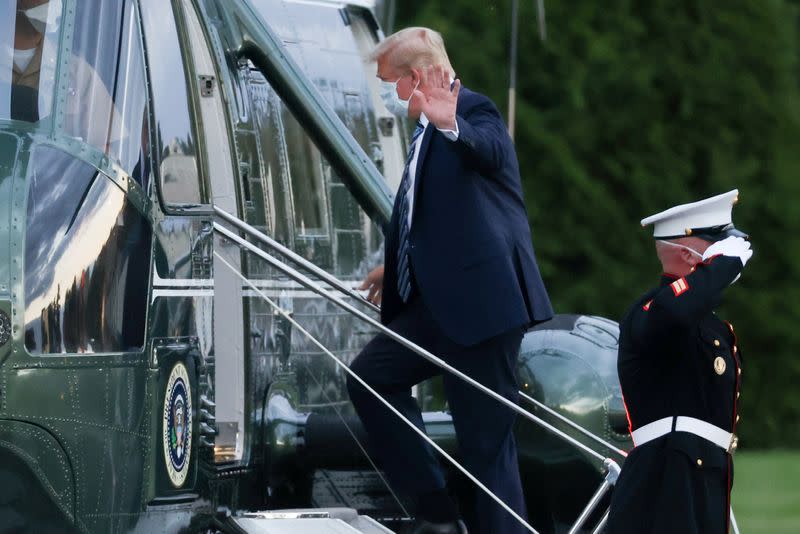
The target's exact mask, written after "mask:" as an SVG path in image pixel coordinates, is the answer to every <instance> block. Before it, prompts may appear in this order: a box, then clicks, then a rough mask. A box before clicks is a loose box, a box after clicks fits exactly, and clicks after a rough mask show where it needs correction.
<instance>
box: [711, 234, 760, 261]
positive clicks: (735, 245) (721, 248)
mask: <svg viewBox="0 0 800 534" xmlns="http://www.w3.org/2000/svg"><path fill="white" fill-rule="evenodd" d="M719 254H722V255H723V256H731V257H734V258H739V259H740V260H742V267H744V266H745V265H747V261H748V260H749V259H750V258H751V257H752V256H753V251H752V250H751V249H750V241H747V240H746V239H744V238H743V237H734V236H731V237H727V238H725V239H723V240H722V241H717V242H716V243H714V244H713V245H711V246H710V247H708V248H707V249H706V251H705V252H704V253H703V260H707V259H708V258H711V257H713V256H717V255H719Z"/></svg>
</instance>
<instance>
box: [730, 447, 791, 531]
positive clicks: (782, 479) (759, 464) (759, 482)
mask: <svg viewBox="0 0 800 534" xmlns="http://www.w3.org/2000/svg"><path fill="white" fill-rule="evenodd" d="M734 465H735V479H734V484H733V511H734V513H735V514H736V521H737V523H738V524H739V531H740V532H741V534H761V533H764V534H766V533H769V534H798V533H800V451H765V452H758V451H752V452H751V451H744V452H741V453H738V454H736V456H735V458H734Z"/></svg>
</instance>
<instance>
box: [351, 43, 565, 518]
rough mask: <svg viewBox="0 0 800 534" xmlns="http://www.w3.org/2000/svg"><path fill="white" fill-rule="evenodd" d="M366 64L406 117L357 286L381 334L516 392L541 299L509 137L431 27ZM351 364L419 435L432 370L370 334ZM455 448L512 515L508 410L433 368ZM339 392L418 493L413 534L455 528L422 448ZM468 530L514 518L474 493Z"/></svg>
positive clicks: (361, 392) (509, 394) (514, 480)
mask: <svg viewBox="0 0 800 534" xmlns="http://www.w3.org/2000/svg"><path fill="white" fill-rule="evenodd" d="M372 59H374V60H375V61H376V62H377V66H378V77H379V78H380V80H381V84H382V87H383V89H382V98H383V100H384V102H385V103H386V105H387V108H388V109H389V110H390V111H393V112H395V113H398V114H404V113H407V115H408V117H409V118H411V119H412V120H414V121H417V128H416V129H415V132H414V136H413V137H412V141H411V143H410V147H409V153H408V158H407V162H406V166H405V169H404V172H403V179H402V180H401V183H400V187H399V190H398V193H397V197H396V200H395V205H394V211H393V213H392V218H391V221H390V222H389V224H388V226H387V227H386V229H385V233H386V258H385V263H384V266H382V267H379V268H378V269H376V270H374V271H373V272H372V273H370V274H369V276H368V277H367V280H366V281H365V282H364V285H363V286H362V289H369V290H370V293H369V298H370V300H372V301H373V302H376V303H380V302H381V301H382V307H381V321H382V322H383V324H385V325H387V326H388V327H389V328H390V329H392V330H394V331H395V332H397V333H399V334H401V335H403V336H404V337H406V338H408V339H410V340H411V341H413V342H415V343H417V344H418V345H420V346H422V347H424V348H426V349H427V350H429V351H431V352H432V353H434V354H436V355H437V356H439V357H441V358H443V359H444V360H445V361H446V362H448V363H449V364H450V365H452V366H454V367H456V368H458V369H459V370H461V371H462V372H464V373H465V374H467V375H469V376H471V377H473V378H474V379H476V380H478V381H479V382H481V383H482V384H484V385H486V386H487V387H489V388H491V389H492V390H494V391H496V392H498V393H499V394H501V395H503V396H505V397H506V398H508V399H510V400H513V401H516V400H517V383H516V379H515V367H516V361H517V357H518V354H519V347H520V343H521V340H522V336H523V333H524V332H525V330H526V328H527V327H528V326H530V325H531V324H534V323H537V322H540V321H544V320H547V319H549V318H550V317H551V316H552V314H553V311H552V308H551V306H550V301H549V299H548V296H547V292H546V290H545V287H544V284H543V282H542V279H541V276H540V275H539V270H538V267H537V265H536V259H535V256H534V252H533V247H532V245H531V234H530V229H529V225H528V217H527V213H526V210H525V204H524V202H523V196H522V186H521V183H520V176H519V166H518V163H517V158H516V154H515V152H514V146H513V144H512V142H511V139H510V138H509V136H508V133H507V131H506V127H505V124H504V123H503V120H502V118H501V116H500V114H499V112H498V111H497V108H496V107H495V106H494V104H493V103H492V102H491V101H490V100H489V99H488V98H487V97H485V96H483V95H481V94H478V93H475V92H472V91H470V90H468V89H466V88H462V87H461V82H460V80H455V81H453V78H454V76H455V74H454V72H453V70H452V67H451V66H450V62H449V59H448V58H447V52H446V50H445V48H444V43H443V41H442V39H441V36H440V35H439V34H438V33H436V32H434V31H432V30H429V29H427V28H408V29H406V30H402V31H400V32H398V33H396V34H394V35H392V36H390V37H389V38H387V39H386V40H385V41H384V42H382V43H381V44H380V45H379V46H378V47H377V48H376V50H375V52H374V53H373V55H372ZM351 369H352V370H353V371H355V373H356V374H358V375H359V376H360V377H361V378H363V379H364V380H365V381H366V382H367V383H368V384H369V385H370V386H371V387H372V388H374V389H375V390H377V391H378V392H379V393H380V394H381V395H383V396H384V397H385V398H386V399H387V400H388V401H389V402H391V404H392V405H393V406H394V407H396V408H397V409H398V410H399V411H400V412H401V413H402V414H404V415H405V416H406V417H407V418H408V419H410V420H411V421H413V422H414V423H415V424H416V425H417V426H418V427H419V428H420V429H423V430H424V427H423V424H422V417H421V414H420V409H419V407H418V405H417V402H416V400H415V399H414V398H413V397H412V395H411V387H412V386H413V385H415V384H417V383H419V382H421V381H423V380H425V379H427V378H430V377H432V376H434V375H437V374H439V373H440V369H439V368H438V367H436V366H435V365H433V364H432V363H430V362H428V361H427V360H425V359H424V358H422V357H420V356H418V355H416V354H415V353H413V352H412V351H410V350H408V349H406V348H404V347H402V346H401V345H399V344H398V343H396V342H394V341H392V340H391V339H389V338H388V337H387V336H385V335H382V334H379V335H378V336H376V337H375V338H374V339H373V340H372V341H371V342H370V343H369V344H367V346H366V347H365V348H364V350H363V351H362V352H361V353H360V354H359V355H358V357H357V358H356V359H355V360H354V361H353V363H352V364H351ZM443 380H444V388H445V394H446V396H447V400H448V404H449V408H450V411H451V413H452V416H453V423H454V425H455V429H456V433H457V436H458V445H459V456H460V458H461V459H462V460H463V462H464V463H465V466H466V467H467V468H468V469H469V470H470V472H471V473H473V474H474V475H476V476H477V477H478V478H479V479H480V480H481V481H482V482H483V483H484V484H485V485H486V486H487V487H488V488H489V489H490V490H492V491H493V492H494V493H495V494H496V495H498V496H499V497H500V498H501V499H502V500H503V501H504V502H505V503H506V504H508V505H509V506H510V507H511V508H512V509H513V510H515V512H517V513H518V514H519V515H521V516H523V517H524V516H525V503H524V499H523V495H522V488H521V482H520V477H519V470H518V465H517V452H516V446H515V443H514V437H513V434H512V429H513V424H514V419H515V416H514V413H513V412H512V411H511V410H509V409H508V408H507V407H504V406H502V405H501V404H500V403H498V402H497V401H495V400H493V399H491V398H489V397H487V396H486V395H485V394H483V393H481V392H479V391H477V390H475V389H474V388H472V387H471V386H469V385H467V384H466V383H464V382H463V381H461V380H460V379H458V378H456V377H454V376H451V375H449V374H448V373H445V374H444V376H443ZM348 389H349V391H350V396H351V399H352V401H353V404H354V405H355V408H356V411H357V412H358V414H359V416H360V418H361V420H362V421H363V423H364V426H365V427H366V429H367V431H368V433H369V434H370V437H371V440H372V445H373V448H374V450H375V451H376V452H377V453H378V455H379V457H380V460H381V462H382V465H383V467H384V469H385V471H386V473H387V475H388V476H389V479H390V480H391V481H392V482H393V484H395V485H396V486H397V487H398V488H399V489H400V490H401V491H403V492H404V493H406V494H409V495H411V496H413V497H414V498H415V499H416V501H417V504H418V506H417V512H416V516H417V521H416V525H415V527H414V529H413V532H415V533H425V532H431V533H434V532H435V533H441V534H446V533H459V532H466V528H465V526H464V525H463V523H462V522H461V521H458V513H457V511H456V508H455V506H454V503H453V502H452V501H451V500H450V498H449V496H448V492H447V490H446V485H445V480H444V476H443V473H442V470H441V467H440V466H439V464H438V462H437V460H436V457H435V455H434V453H433V451H432V450H431V449H430V447H429V446H428V445H427V444H426V443H425V442H424V441H423V440H422V439H421V438H420V437H419V436H418V435H416V434H415V433H414V432H413V431H412V430H411V429H409V428H408V427H406V426H405V425H404V424H403V423H402V422H400V421H398V420H397V418H396V417H395V416H394V415H393V414H392V413H391V412H390V411H389V410H388V409H386V407H385V406H383V405H382V404H381V403H380V401H378V400H376V399H375V398H374V397H372V396H371V395H370V394H369V392H367V391H366V390H365V389H364V388H363V387H362V386H360V385H359V384H358V383H357V382H356V381H355V380H352V379H351V380H349V381H348ZM475 512H476V515H477V521H476V523H475V525H474V526H473V532H475V531H477V532H480V533H485V534H495V533H503V534H513V533H515V532H524V531H525V529H524V527H522V526H521V524H520V523H519V522H518V521H517V520H516V519H514V518H513V517H512V516H511V515H510V514H508V512H506V511H505V510H503V509H502V507H500V506H499V505H497V504H496V503H495V502H494V501H493V500H491V499H490V498H489V497H488V496H486V495H485V494H484V493H483V492H482V491H480V490H478V489H477V488H476V496H475Z"/></svg>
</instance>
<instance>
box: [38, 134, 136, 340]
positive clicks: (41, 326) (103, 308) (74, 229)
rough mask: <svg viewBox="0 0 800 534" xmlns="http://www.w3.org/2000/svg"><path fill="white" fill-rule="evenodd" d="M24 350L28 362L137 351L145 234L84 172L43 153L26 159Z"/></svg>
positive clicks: (68, 159) (106, 183) (103, 184)
mask: <svg viewBox="0 0 800 534" xmlns="http://www.w3.org/2000/svg"><path fill="white" fill-rule="evenodd" d="M32 161H33V162H34V167H33V169H32V172H31V175H30V189H29V194H28V214H27V235H26V241H25V302H26V309H25V344H26V347H27V348H28V351H29V352H31V353H33V354H41V353H51V354H52V353H91V352H119V351H138V350H141V349H142V346H143V344H144V331H145V316H146V310H147V280H148V274H149V263H150V261H149V260H150V239H151V233H150V228H149V226H148V224H147V222H146V221H145V220H144V218H143V217H142V216H141V214H140V213H139V212H138V211H136V210H135V209H134V208H133V207H132V206H131V205H130V204H129V203H128V202H127V200H126V198H125V195H124V194H123V193H122V191H121V190H120V189H119V188H118V187H117V186H115V185H114V184H113V183H112V182H111V181H110V180H109V179H108V178H106V177H105V176H103V175H102V174H100V173H99V172H97V170H96V169H94V168H93V167H91V166H90V165H88V164H86V163H84V162H82V161H79V160H76V159H74V157H73V156H71V155H70V154H67V153H64V152H61V151H59V150H56V149H54V148H50V147H38V148H37V149H36V150H35V151H34V155H33V158H32Z"/></svg>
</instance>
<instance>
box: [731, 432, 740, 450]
mask: <svg viewBox="0 0 800 534" xmlns="http://www.w3.org/2000/svg"><path fill="white" fill-rule="evenodd" d="M738 447H739V437H738V436H737V435H736V434H731V443H730V445H728V454H733V453H734V452H736V449H737V448H738Z"/></svg>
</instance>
